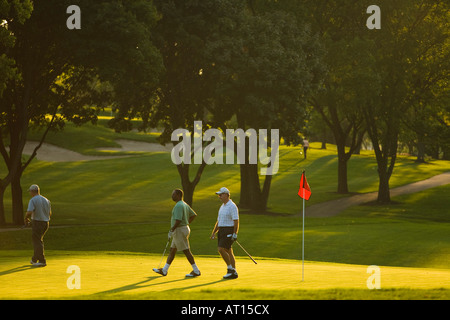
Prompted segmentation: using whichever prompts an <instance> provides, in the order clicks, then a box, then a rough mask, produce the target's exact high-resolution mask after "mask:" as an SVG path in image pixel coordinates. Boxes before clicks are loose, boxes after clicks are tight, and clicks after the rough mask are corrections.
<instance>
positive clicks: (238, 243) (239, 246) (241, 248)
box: [234, 240, 258, 264]
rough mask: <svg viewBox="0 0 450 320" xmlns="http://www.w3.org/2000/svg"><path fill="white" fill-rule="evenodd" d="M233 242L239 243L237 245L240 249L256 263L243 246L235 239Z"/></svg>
mask: <svg viewBox="0 0 450 320" xmlns="http://www.w3.org/2000/svg"><path fill="white" fill-rule="evenodd" d="M234 242H236V243H237V244H238V245H239V247H241V249H242V250H243V251H244V252H245V253H246V254H247V255H248V257H249V258H250V259H252V261H253V262H254V263H255V264H258V263H257V262H256V261H255V259H253V257H252V256H251V255H250V253H248V252H247V250H245V249H244V247H243V246H241V244H240V243H239V242H238V241H237V240H235V241H234Z"/></svg>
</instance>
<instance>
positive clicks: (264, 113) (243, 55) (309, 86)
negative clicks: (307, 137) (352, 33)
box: [204, 8, 323, 211]
mask: <svg viewBox="0 0 450 320" xmlns="http://www.w3.org/2000/svg"><path fill="white" fill-rule="evenodd" d="M220 23H222V27H221V30H228V32H226V33H225V35H220V36H217V37H215V38H214V39H212V40H211V41H210V42H209V43H208V46H207V53H208V55H209V56H210V63H209V64H208V65H207V67H206V68H205V69H204V74H205V77H210V79H214V80H215V81H216V83H217V84H218V85H217V86H216V87H215V90H216V92H215V97H216V98H215V103H214V105H213V108H214V109H215V110H216V111H215V112H213V114H214V115H218V116H219V117H222V118H221V121H222V122H226V121H227V120H229V119H231V116H233V115H235V116H236V122H237V126H238V128H241V129H243V130H247V129H248V128H252V129H255V130H258V129H267V130H270V129H279V130H280V137H283V138H284V140H285V142H286V143H287V144H294V145H295V144H298V143H299V142H300V141H301V140H302V137H301V136H299V135H298V128H301V127H303V126H304V122H305V118H306V110H305V106H306V102H307V99H308V96H309V94H310V93H311V91H312V90H313V89H315V87H316V86H317V85H318V83H319V81H320V79H321V74H322V71H323V70H322V68H321V65H320V63H319V62H320V54H321V52H320V47H319V45H318V42H317V38H316V37H315V36H314V35H312V33H311V32H310V30H309V28H308V27H307V26H306V25H303V24H301V23H299V22H298V21H297V20H296V19H295V17H294V16H293V15H291V14H289V13H286V12H283V11H267V12H261V13H258V12H256V11H255V10H254V8H253V10H252V12H249V11H243V12H242V13H241V16H240V17H239V18H235V19H221V20H220ZM224 114H225V115H226V116H227V117H228V118H224ZM267 139H270V137H268V138H267ZM246 146H248V143H246ZM240 171H241V197H240V203H239V204H240V206H241V208H248V209H251V210H255V211H266V209H267V201H268V197H269V191H270V185H271V179H272V176H271V175H267V176H265V178H264V181H263V185H262V188H261V181H260V177H259V175H258V165H257V164H251V163H249V150H248V149H247V150H246V156H245V164H241V165H240Z"/></svg>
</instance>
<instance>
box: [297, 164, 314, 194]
mask: <svg viewBox="0 0 450 320" xmlns="http://www.w3.org/2000/svg"><path fill="white" fill-rule="evenodd" d="M298 195H299V196H300V197H301V198H303V199H305V200H309V197H311V189H310V187H309V184H308V181H306V176H305V171H303V172H302V177H301V179H300V188H299V189H298Z"/></svg>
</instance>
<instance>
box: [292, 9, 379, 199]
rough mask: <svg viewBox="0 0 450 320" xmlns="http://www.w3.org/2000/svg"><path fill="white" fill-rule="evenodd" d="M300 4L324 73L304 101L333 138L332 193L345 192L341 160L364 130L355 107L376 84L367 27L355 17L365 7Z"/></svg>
mask: <svg viewBox="0 0 450 320" xmlns="http://www.w3.org/2000/svg"><path fill="white" fill-rule="evenodd" d="M304 5H305V7H306V8H307V9H306V10H305V12H302V13H299V14H301V15H303V17H304V19H305V20H306V21H307V22H308V23H311V26H312V29H313V30H314V31H315V32H318V34H319V35H320V39H321V41H322V43H323V46H324V50H325V51H326V54H325V57H324V59H323V61H324V64H325V66H326V70H327V73H326V76H325V77H324V81H323V85H322V86H321V87H320V88H319V90H317V91H316V92H315V94H314V95H313V96H312V98H311V99H310V103H311V105H312V106H313V107H314V109H315V111H316V112H318V113H319V114H320V115H321V116H322V118H323V121H324V123H325V124H326V125H327V126H328V127H329V128H330V130H331V132H332V133H333V136H334V139H335V143H336V146H337V151H338V181H337V182H338V183H337V192H338V193H348V191H349V189H348V183H347V163H348V161H349V159H350V157H351V155H352V154H353V153H354V152H355V150H356V149H357V148H359V146H360V144H361V141H362V139H363V136H364V133H365V128H364V121H363V117H362V113H361V111H360V106H361V105H363V104H364V103H365V101H364V100H365V99H366V98H368V97H367V95H370V94H372V93H371V92H368V90H366V89H368V88H371V85H372V86H373V83H374V82H376V79H374V78H375V77H376V75H374V74H373V73H371V72H369V71H370V70H369V69H368V67H367V65H368V64H370V63H371V61H370V59H371V53H370V42H368V41H366V40H364V34H365V33H367V29H365V28H364V27H363V26H364V24H363V23H362V22H361V21H362V19H360V18H363V17H364V14H365V12H366V7H365V6H364V4H363V3H357V2H356V1H326V2H321V3H318V2H317V1H305V4H304ZM367 84H369V86H368V85H367ZM363 92H364V94H362V93H363ZM346 147H348V151H346Z"/></svg>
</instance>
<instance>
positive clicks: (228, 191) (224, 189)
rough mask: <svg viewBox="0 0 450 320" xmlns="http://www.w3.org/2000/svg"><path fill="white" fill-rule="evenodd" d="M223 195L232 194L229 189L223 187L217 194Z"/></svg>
mask: <svg viewBox="0 0 450 320" xmlns="http://www.w3.org/2000/svg"><path fill="white" fill-rule="evenodd" d="M222 193H228V194H230V190H228V189H227V188H225V187H222V188H220V190H219V191H217V192H216V194H222Z"/></svg>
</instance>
